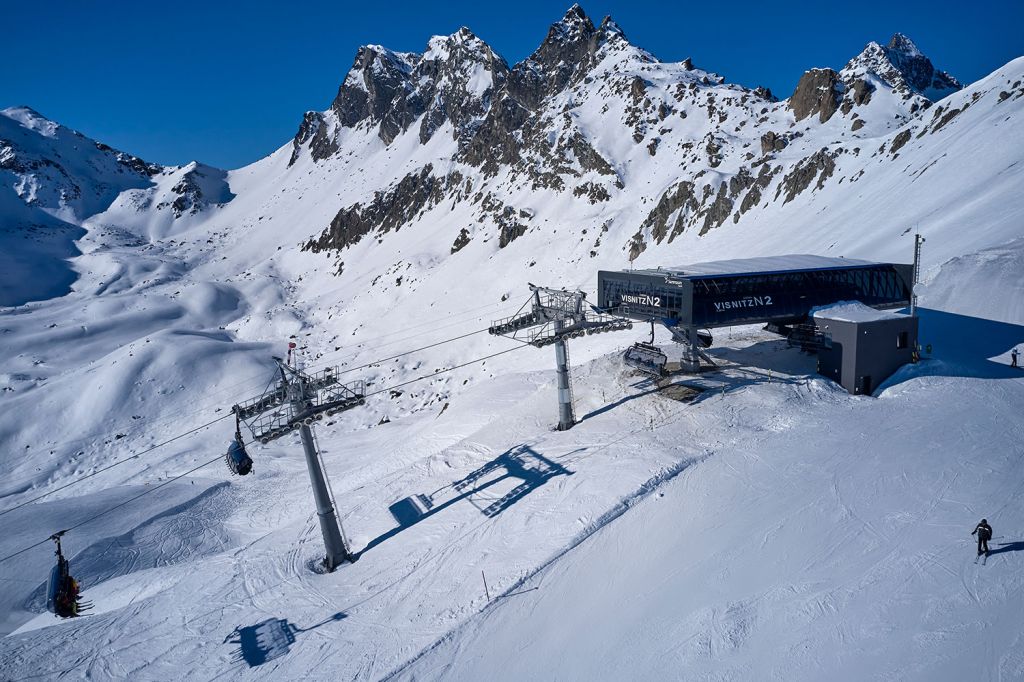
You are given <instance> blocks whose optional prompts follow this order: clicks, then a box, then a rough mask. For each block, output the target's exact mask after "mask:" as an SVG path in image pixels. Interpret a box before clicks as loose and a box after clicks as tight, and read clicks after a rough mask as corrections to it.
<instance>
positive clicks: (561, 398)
mask: <svg viewBox="0 0 1024 682" xmlns="http://www.w3.org/2000/svg"><path fill="white" fill-rule="evenodd" d="M529 286H530V292H531V296H530V303H531V308H530V311H529V312H525V313H519V314H516V315H514V316H512V317H509V318H505V319H503V320H497V321H495V322H493V323H492V324H491V326H490V328H489V329H488V331H489V332H490V333H491V334H493V335H497V336H509V337H511V338H516V334H517V333H518V332H519V331H521V330H527V331H526V336H527V338H526V342H527V343H529V344H530V345H532V346H536V347H537V348H541V347H543V346H548V345H551V344H554V346H555V371H556V373H557V379H558V430H559V431H565V430H566V429H569V428H572V426H573V424H575V423H576V418H575V416H574V414H573V407H572V384H571V383H570V377H569V372H570V366H569V349H568V347H567V345H566V340H567V339H570V338H574V337H580V336H583V335H585V334H600V333H602V332H609V331H616V330H619V329H630V328H632V326H633V323H632V322H630V321H629V320H626V319H623V318H621V317H613V316H611V315H607V314H605V313H603V312H601V311H599V310H597V309H595V308H591V307H590V306H589V305H587V304H586V298H587V295H586V294H585V293H584V292H582V291H579V290H574V291H567V290H566V289H551V288H548V287H538V286H535V285H533V284H530V285H529Z"/></svg>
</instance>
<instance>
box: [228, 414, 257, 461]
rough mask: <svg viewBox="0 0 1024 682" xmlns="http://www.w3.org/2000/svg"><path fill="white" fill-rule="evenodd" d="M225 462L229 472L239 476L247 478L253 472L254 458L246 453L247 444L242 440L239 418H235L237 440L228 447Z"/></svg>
mask: <svg viewBox="0 0 1024 682" xmlns="http://www.w3.org/2000/svg"><path fill="white" fill-rule="evenodd" d="M224 461H225V462H226V463H227V465H228V471H230V472H231V473H233V474H238V475H239V476H245V475H246V474H248V473H249V472H250V471H252V458H251V457H249V453H248V452H246V451H245V442H244V441H243V440H242V427H241V422H240V420H239V419H238V416H237V415H236V416H235V439H234V440H233V441H231V444H230V445H228V451H227V454H225V455H224Z"/></svg>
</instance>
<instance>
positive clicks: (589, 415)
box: [579, 382, 661, 422]
mask: <svg viewBox="0 0 1024 682" xmlns="http://www.w3.org/2000/svg"><path fill="white" fill-rule="evenodd" d="M639 383H642V384H646V383H648V382H639ZM651 383H653V382H651ZM659 391H661V387H659V386H657V385H655V387H654V388H651V389H648V390H646V391H641V392H639V393H633V394H630V395H627V396H625V397H623V398H619V399H618V400H616V401H615V402H611V403H608V404H607V405H603V406H601V407H599V408H597V409H596V410H591V411H590V412H587V413H586V414H585V415H583V416H582V417H580V419H579V421H580V422H585V421H587V420H588V419H593V418H594V417H597V416H599V415H602V414H604V413H605V412H610V411H611V410H614V409H615V408H616V407H619V406H620V405H624V404H625V403H628V402H629V401H631V400H636V399H637V398H643V397H644V396H645V395H651V394H652V393H658V392H659Z"/></svg>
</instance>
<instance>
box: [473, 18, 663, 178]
mask: <svg viewBox="0 0 1024 682" xmlns="http://www.w3.org/2000/svg"><path fill="white" fill-rule="evenodd" d="M617 42H621V43H625V36H624V34H623V33H622V29H620V28H619V27H618V26H617V25H616V24H615V23H614V22H613V21H612V20H611V19H610V18H607V17H606V18H605V20H604V21H603V22H602V23H601V26H600V27H599V28H595V27H594V24H593V23H592V22H591V21H590V19H589V18H588V17H587V15H586V14H585V13H584V12H583V10H582V9H581V8H580V7H579V5H573V6H572V7H571V8H570V9H569V11H568V12H566V14H565V16H564V17H563V18H562V20H561V21H558V22H556V23H555V24H553V25H552V26H551V28H550V29H549V30H548V35H547V37H546V38H545V39H544V42H543V43H541V45H540V47H539V48H537V50H536V51H535V52H534V53H533V54H532V55H530V57H529V58H527V59H526V60H525V61H523V62H521V63H520V64H517V65H516V66H515V67H514V68H513V69H512V71H511V72H510V73H509V75H508V79H507V80H506V82H505V86H504V88H502V89H501V90H500V91H499V92H498V93H497V95H496V99H495V102H494V105H493V106H492V107H491V109H490V111H489V112H488V114H487V116H486V117H485V118H484V120H483V122H482V124H481V125H480V128H479V130H478V131H477V133H476V136H475V137H474V138H473V140H471V141H470V142H469V144H468V145H467V147H466V149H465V150H464V152H463V153H462V155H461V160H463V161H465V162H466V163H468V164H470V165H473V166H479V167H480V168H481V169H482V170H483V171H484V173H486V174H488V175H493V174H495V173H496V172H497V170H498V168H499V167H500V166H502V165H514V164H516V162H518V161H520V160H521V159H522V158H523V156H524V150H525V149H527V148H528V149H530V150H532V151H534V152H535V153H536V154H539V155H541V156H548V157H552V156H555V157H557V156H559V155H560V154H559V153H557V152H556V153H555V154H552V152H551V150H550V146H549V145H545V144H544V142H545V138H546V130H544V129H543V127H542V124H541V121H540V120H539V117H538V116H537V110H538V109H539V108H540V107H541V105H542V104H543V102H544V101H545V100H546V99H548V98H550V97H553V96H555V95H557V94H559V93H560V92H562V91H564V90H565V89H566V88H567V87H569V86H571V85H573V84H575V83H578V82H579V81H582V80H583V79H584V78H586V76H587V73H588V72H589V71H590V70H591V69H592V68H593V67H594V65H595V64H596V55H597V53H598V51H599V50H600V49H601V48H602V47H603V46H605V45H609V44H615V43H617ZM637 87H639V88H642V87H643V84H642V82H641V84H640V85H639V86H637ZM566 142H567V143H568V144H569V145H571V146H573V147H574V148H575V151H576V153H577V158H579V159H580V161H581V164H582V165H583V167H584V168H585V169H586V168H600V169H601V170H600V171H599V172H601V173H602V174H609V175H612V174H614V171H613V170H612V168H611V165H610V164H609V163H608V162H607V161H606V160H605V159H604V158H602V157H601V156H600V154H598V153H597V152H596V151H594V150H593V148H592V147H591V146H590V145H589V143H587V142H586V140H585V139H584V138H583V137H582V136H571V137H570V138H568V140H566ZM584 146H585V147H584ZM545 147H547V148H545ZM580 150H582V151H583V155H582V156H580V154H579V152H580ZM534 179H535V180H536V179H537V178H536V175H535V176H534Z"/></svg>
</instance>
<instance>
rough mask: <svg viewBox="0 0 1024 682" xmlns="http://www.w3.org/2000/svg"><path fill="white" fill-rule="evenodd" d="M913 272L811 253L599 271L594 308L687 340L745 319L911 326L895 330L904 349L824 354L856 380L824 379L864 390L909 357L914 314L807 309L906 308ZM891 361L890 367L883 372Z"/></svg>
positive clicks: (868, 347) (849, 348)
mask: <svg viewBox="0 0 1024 682" xmlns="http://www.w3.org/2000/svg"><path fill="white" fill-rule="evenodd" d="M913 276H914V266H913V265H910V264H900V263H875V262H870V261H863V260H854V259H849V258H832V257H824V256H812V255H786V256H772V257H764V258H744V259H736V260H724V261H713V262H707V263H697V264H694V265H686V266H681V267H673V268H657V269H652V270H623V271H607V270H602V271H599V272H598V276H597V290H598V307H600V308H601V309H603V310H607V311H608V312H611V313H613V314H617V315H621V316H624V317H629V318H631V319H635V320H642V321H655V322H661V323H662V324H664V325H665V326H667V327H683V328H685V329H687V330H688V333H689V336H690V338H696V331H697V330H698V329H713V328H715V327H727V326H733V325H745V324H771V325H776V326H778V327H783V326H785V325H793V324H806V323H808V322H814V323H816V324H818V327H819V331H820V330H821V327H822V326H823V325H827V326H828V327H829V329H828V331H829V332H830V333H833V334H834V333H836V330H837V329H840V328H841V329H842V331H841V332H840V333H842V334H846V330H847V327H849V326H850V325H853V327H858V326H860V327H861V328H860V331H865V330H867V329H868V327H873V328H874V331H873V333H875V334H877V335H879V336H881V334H882V332H881V329H882V328H883V327H886V328H888V327H893V330H895V326H900V324H902V325H903V326H907V325H910V326H908V327H907V328H906V329H904V328H903V327H901V328H900V330H899V333H903V332H907V343H908V344H910V345H909V348H904V347H897V343H896V342H895V341H894V342H893V343H892V344H891V348H889V347H888V346H887V345H886V344H881V345H878V346H877V347H876V346H875V345H873V344H867V343H865V344H863V345H862V344H851V343H848V342H847V343H842V344H839V349H838V350H837V352H839V353H840V355H841V356H842V357H841V358H839V359H837V358H835V357H832V356H829V357H830V360H829V363H837V366H839V367H840V368H846V367H849V368H850V370H849V371H850V372H852V373H853V374H852V375H851V376H853V377H854V378H853V379H849V380H848V378H847V376H846V374H847V372H846V370H845V369H841V371H840V372H839V375H837V374H836V373H835V372H830V378H832V379H835V380H837V381H839V383H841V384H842V385H843V386H844V387H846V388H847V389H848V390H850V391H851V393H852V392H858V393H864V392H867V393H870V390H868V391H865V390H864V384H863V377H865V376H867V377H869V378H868V385H867V388H869V389H870V388H871V386H872V385H873V386H877V385H878V384H879V383H881V382H882V381H883V380H884V378H885V377H887V376H888V374H886V373H885V372H886V371H888V372H889V373H891V372H892V371H894V369H895V367H899V366H900V365H902V364H903V363H904V362H906V361H908V360H909V359H910V353H911V352H912V349H913V348H915V347H916V342H917V324H916V318H909V317H908V318H907V319H910V320H913V322H904V323H900V324H895V323H896V322H898V320H895V319H894V318H892V317H886V318H885V319H880V318H879V319H875V318H874V317H872V316H871V315H867V314H864V313H863V311H861V314H860V315H859V316H852V321H849V320H847V319H846V318H843V319H842V320H836V321H835V322H836V324H833V323H832V322H831V321H830V322H824V323H820V321H819V319H818V318H814V319H812V313H813V312H814V311H815V310H816V309H820V308H824V307H826V306H831V305H834V304H837V303H840V302H844V301H846V302H849V301H854V302H859V303H860V304H862V305H863V306H864V307H866V308H868V309H873V310H882V309H892V308H903V307H906V306H909V305H910V300H911V297H912V295H913ZM898 317H906V316H898ZM821 319H822V320H824V319H825V318H821ZM894 324H895V326H894ZM865 325H866V326H865ZM911 326H912V327H913V329H912V330H911V329H910V327H911ZM855 331H856V330H855ZM890 331H891V330H890ZM886 333H887V334H888V332H886ZM894 333H896V332H894ZM897 336H898V334H897ZM826 338H827V335H826ZM899 338H901V339H902V338H903V337H899ZM904 351H905V353H904ZM833 355H834V354H833ZM904 356H905V359H904ZM868 365H871V367H870V369H871V372H873V373H861V374H860V375H857V374H856V373H857V372H858V371H861V370H860V369H858V368H863V367H868ZM892 365H895V367H893V368H892V369H888V368H890V367H891V366H892ZM831 366H832V365H831V364H829V367H830V368H831ZM883 374H884V375H885V376H882V375H883ZM857 376H860V377H861V379H857V378H856V377H857ZM858 382H860V383H859V384H858ZM857 386H860V387H859V388H856V387H857ZM855 388H856V390H855Z"/></svg>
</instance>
